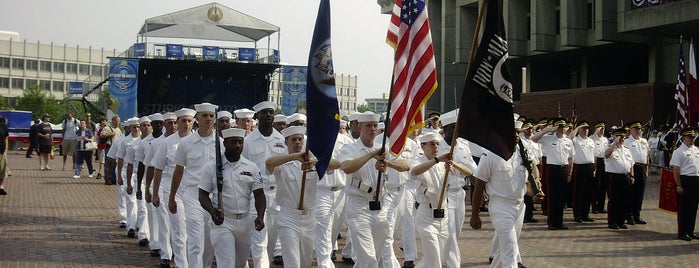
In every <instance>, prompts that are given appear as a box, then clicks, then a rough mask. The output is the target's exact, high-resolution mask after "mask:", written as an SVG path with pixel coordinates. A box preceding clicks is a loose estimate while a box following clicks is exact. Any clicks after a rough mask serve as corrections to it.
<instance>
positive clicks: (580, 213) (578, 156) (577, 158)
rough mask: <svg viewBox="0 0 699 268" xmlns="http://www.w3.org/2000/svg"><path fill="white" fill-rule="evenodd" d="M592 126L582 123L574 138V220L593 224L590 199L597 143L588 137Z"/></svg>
mask: <svg viewBox="0 0 699 268" xmlns="http://www.w3.org/2000/svg"><path fill="white" fill-rule="evenodd" d="M589 128H590V124H589V123H588V122H587V121H580V122H579V123H578V126H577V127H576V129H575V132H576V136H575V138H573V170H572V172H571V174H569V175H571V176H570V179H571V180H572V182H573V199H574V200H573V219H574V220H575V222H583V221H585V222H593V221H595V220H594V219H592V218H590V199H591V198H592V195H593V193H594V192H593V189H594V182H595V142H594V140H592V139H591V138H590V137H588V135H587V134H588V131H589Z"/></svg>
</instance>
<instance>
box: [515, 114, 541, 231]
mask: <svg viewBox="0 0 699 268" xmlns="http://www.w3.org/2000/svg"><path fill="white" fill-rule="evenodd" d="M534 124H535V122H534V121H533V120H530V119H529V120H525V121H524V124H522V128H521V129H520V131H521V132H520V134H519V140H521V141H522V144H523V145H524V148H526V149H527V152H528V153H529V154H530V155H531V156H532V157H531V161H532V165H533V167H537V169H536V170H537V174H532V175H534V180H535V183H536V185H529V186H527V187H528V188H531V189H532V192H531V194H530V193H529V190H527V194H525V195H524V204H525V205H526V207H525V210H524V223H536V222H539V221H538V220H537V219H534V198H535V197H536V198H537V199H538V200H541V199H540V198H541V196H542V195H541V193H540V194H539V196H534V195H535V193H534V191H533V190H534V189H541V178H539V174H538V166H539V162H540V161H541V147H539V144H538V143H536V142H533V141H532V140H530V138H531V136H532V134H533V128H534ZM527 182H529V181H527Z"/></svg>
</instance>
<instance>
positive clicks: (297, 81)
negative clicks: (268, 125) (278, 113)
mask: <svg viewBox="0 0 699 268" xmlns="http://www.w3.org/2000/svg"><path fill="white" fill-rule="evenodd" d="M307 69H308V68H306V66H282V80H281V89H282V113H283V114H286V115H290V114H293V113H294V112H295V111H296V107H297V105H298V103H299V102H300V101H301V100H305V99H306V72H307ZM303 108H305V107H303Z"/></svg>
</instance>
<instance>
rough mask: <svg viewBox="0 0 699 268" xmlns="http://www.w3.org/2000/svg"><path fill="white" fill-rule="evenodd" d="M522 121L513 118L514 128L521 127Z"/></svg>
mask: <svg viewBox="0 0 699 268" xmlns="http://www.w3.org/2000/svg"><path fill="white" fill-rule="evenodd" d="M522 125H524V122H522V121H517V120H515V128H517V129H521V128H522Z"/></svg>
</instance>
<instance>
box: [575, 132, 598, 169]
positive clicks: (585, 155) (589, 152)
mask: <svg viewBox="0 0 699 268" xmlns="http://www.w3.org/2000/svg"><path fill="white" fill-rule="evenodd" d="M573 163H574V164H578V165H581V164H592V163H595V142H594V141H593V140H592V139H591V138H589V137H588V138H583V137H580V136H575V138H573Z"/></svg>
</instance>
